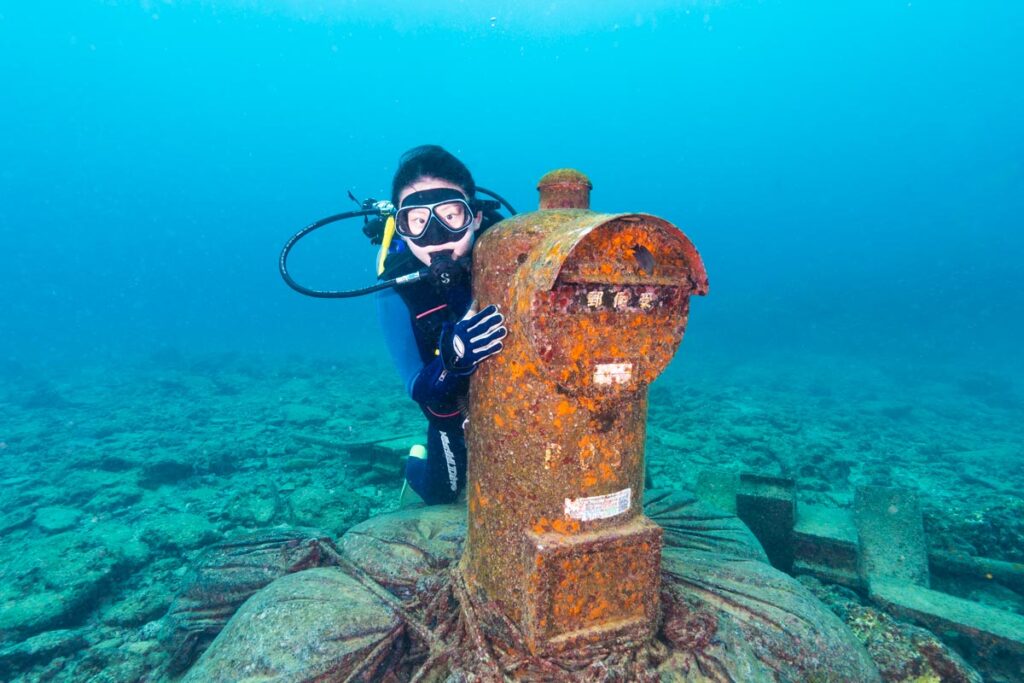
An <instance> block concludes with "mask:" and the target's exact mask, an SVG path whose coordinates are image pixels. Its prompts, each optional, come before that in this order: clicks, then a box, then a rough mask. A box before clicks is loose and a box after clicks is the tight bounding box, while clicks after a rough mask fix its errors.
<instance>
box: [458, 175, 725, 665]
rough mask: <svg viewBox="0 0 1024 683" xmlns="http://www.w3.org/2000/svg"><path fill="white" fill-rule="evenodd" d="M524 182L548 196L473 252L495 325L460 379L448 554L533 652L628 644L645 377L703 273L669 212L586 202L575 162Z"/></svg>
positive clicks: (652, 594)
mask: <svg viewBox="0 0 1024 683" xmlns="http://www.w3.org/2000/svg"><path fill="white" fill-rule="evenodd" d="M539 189H540V190H541V206H542V208H543V207H557V208H549V209H547V210H540V211H536V212H533V213H529V214H521V215H518V216H515V217H513V218H511V219H508V220H506V221H503V222H502V223H500V224H498V225H497V226H495V227H494V228H492V229H491V230H490V231H488V232H487V233H485V234H484V236H483V237H482V238H481V240H480V243H479V244H478V245H477V247H476V249H475V251H474V259H473V260H474V270H473V283H474V295H475V298H476V300H477V303H478V305H479V306H481V307H482V306H486V305H488V304H492V303H494V304H498V305H499V306H500V307H501V309H502V311H504V313H505V315H506V318H507V324H508V328H509V334H508V337H507V338H506V341H505V350H504V351H503V352H502V353H500V354H498V355H497V356H495V357H494V358H493V359H491V360H489V361H487V362H486V363H483V364H482V365H481V366H480V369H479V370H478V371H477V373H476V375H475V376H474V378H473V383H472V388H471V392H470V414H471V416H472V418H471V420H470V424H469V426H468V431H467V435H468V444H469V452H470V467H469V481H468V488H469V496H468V502H469V529H468V537H467V546H466V552H465V554H464V556H463V560H462V567H463V571H464V573H465V575H466V578H467V582H468V584H469V585H470V587H471V588H473V589H475V590H477V591H480V592H482V593H484V594H485V595H486V597H487V598H488V599H490V600H493V601H494V602H495V603H497V605H498V606H499V607H500V608H501V609H502V610H503V611H504V613H505V614H506V615H507V616H508V617H509V618H511V619H512V620H513V621H514V622H515V623H517V624H518V625H519V627H520V628H521V630H522V632H523V633H524V635H525V637H526V641H527V643H528V645H529V647H530V649H531V650H532V651H534V652H537V653H544V652H552V653H553V652H557V651H561V650H562V649H564V648H567V647H573V646H576V645H581V644H583V643H601V642H611V641H614V642H616V643H618V644H620V645H622V644H630V643H637V644H639V643H640V642H643V641H644V640H646V639H647V638H649V637H650V635H651V634H652V632H653V630H654V628H655V627H656V624H657V614H658V595H659V590H658V588H659V568H660V560H661V529H660V528H659V527H658V526H657V525H655V524H654V523H653V522H651V521H650V520H648V519H647V518H646V517H645V516H644V515H643V500H642V499H643V484H644V437H645V426H646V417H647V387H648V385H649V384H650V383H651V382H652V381H653V380H654V379H655V378H656V377H657V376H658V375H659V374H660V373H661V372H662V370H664V368H665V366H666V365H667V364H668V362H669V361H670V360H671V358H672V356H673V355H674V354H675V351H676V349H677V348H678V346H679V343H680V342H681V341H682V338H683V333H684V331H685V328H686V320H687V313H688V309H689V297H690V296H691V295H702V294H705V293H706V292H707V276H706V274H705V271H704V266H703V264H702V263H701V260H700V256H699V255H698V254H697V251H696V249H694V247H693V245H692V243H691V242H690V241H689V240H688V239H687V238H686V236H685V235H683V233H682V232H680V231H679V230H678V229H677V228H676V227H674V226H673V225H671V224H670V223H668V222H666V221H664V220H662V219H660V218H656V217H654V216H650V215H647V214H599V213H594V212H592V211H589V209H588V207H589V191H590V182H589V180H587V178H586V176H584V175H583V174H582V173H579V172H576V171H571V170H567V169H563V170H559V171H555V172H552V173H550V174H548V175H547V176H545V177H544V179H542V181H541V183H540V186H539Z"/></svg>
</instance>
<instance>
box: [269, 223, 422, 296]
mask: <svg viewBox="0 0 1024 683" xmlns="http://www.w3.org/2000/svg"><path fill="white" fill-rule="evenodd" d="M379 215H380V210H379V209H364V210H361V211H347V212H345V213H339V214H336V215H334V216H328V217H327V218H321V219H320V220H318V221H317V222H315V223H310V224H309V225H307V226H306V227H304V228H303V229H302V230H299V231H298V232H297V233H295V234H294V235H292V236H291V239H289V240H288V241H287V242H285V245H284V249H282V250H281V257H280V258H279V259H278V262H277V267H278V270H280V271H281V277H282V278H284V281H285V283H287V285H288V286H289V287H291V288H292V289H294V290H295V291H296V292H298V293H299V294H305V295H306V296H312V297H316V298H317V299H349V298H352V297H354V296H362V295H364V294H370V293H371V292H376V291H378V290H381V289H387V288H388V287H395V286H396V285H404V284H408V283H410V282H415V281H416V280H419V279H420V278H422V277H425V276H426V275H428V274H429V273H430V271H429V270H428V269H426V268H423V269H421V270H418V271H416V272H415V273H410V274H409V275H403V276H402V277H396V278H393V279H391V280H384V281H382V282H378V283H376V284H373V285H370V286H369V287H363V288H361V289H342V290H322V289H310V288H309V287H303V286H302V285H300V284H299V283H298V282H296V281H295V280H294V279H292V276H291V275H289V274H288V254H289V253H290V252H291V250H292V247H294V246H295V243H296V242H298V241H299V240H301V239H302V238H303V237H305V236H306V235H308V234H309V233H311V232H313V231H314V230H318V229H320V228H322V227H324V226H325V225H330V224H331V223H336V222H337V221H343V220H345V219H346V218H357V217H359V216H379Z"/></svg>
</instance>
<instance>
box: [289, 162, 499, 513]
mask: <svg viewBox="0 0 1024 683" xmlns="http://www.w3.org/2000/svg"><path fill="white" fill-rule="evenodd" d="M478 193H481V194H486V195H489V196H491V197H494V200H493V201H492V200H489V199H478V198H477V194H478ZM349 197H350V198H351V199H352V200H354V201H355V202H356V203H357V204H359V205H360V209H359V210H358V211H347V212H345V213H340V214H336V215H333V216H328V217H326V218H322V219H320V220H318V221H316V222H315V223H312V224H310V225H308V226H306V227H305V228H303V229H302V230H300V231H299V232H297V233H295V234H294V235H293V236H292V237H291V238H290V239H289V240H288V241H287V242H286V243H285V246H284V248H283V249H282V250H281V255H280V257H279V260H278V269H279V270H280V273H281V277H282V278H284V281H285V283H287V284H288V286H289V287H291V288H292V289H294V290H295V291H297V292H299V293H300V294H305V295H306V296H312V297H317V298H324V299H343V298H350V297H356V296H363V295H365V294H369V293H371V292H377V308H378V311H379V315H380V320H381V324H382V327H383V330H384V337H385V339H386V340H387V346H388V349H389V351H390V353H391V357H392V359H393V360H394V363H395V366H396V367H397V368H398V371H399V373H400V374H401V376H402V380H403V381H404V383H405V388H406V391H408V393H409V395H410V396H411V397H412V399H413V400H414V401H416V402H417V403H418V404H419V406H420V408H421V409H422V411H423V414H424V415H425V416H426V418H427V425H428V428H427V446H426V448H423V446H414V447H413V448H412V450H411V451H410V453H409V459H408V461H407V463H406V470H405V483H404V484H403V486H402V503H403V504H404V503H406V502H409V501H410V500H412V501H415V498H416V496H414V495H412V494H413V493H415V494H416V495H418V496H419V498H421V499H422V500H423V501H424V502H426V503H428V504H435V503H450V502H452V501H454V500H455V499H456V498H457V497H458V495H459V494H460V493H461V492H462V490H463V489H464V488H465V484H466V443H465V438H464V433H463V429H464V427H465V423H466V419H467V416H466V408H465V406H466V397H467V392H468V390H469V376H470V375H472V374H473V372H474V371H475V370H476V368H477V365H478V364H479V363H481V362H482V361H484V360H486V359H487V358H490V357H491V356H493V355H494V354H496V353H498V352H500V351H501V349H502V341H501V340H502V339H504V337H505V335H506V334H507V330H506V329H505V324H504V322H505V319H504V317H503V316H502V315H501V313H500V312H499V311H498V309H497V308H496V307H495V306H488V307H487V308H485V309H483V310H482V311H479V312H477V311H476V310H475V309H474V302H473V301H472V287H471V283H470V275H471V272H472V267H471V255H472V250H473V244H474V243H475V240H476V238H477V236H478V235H479V234H480V233H482V232H483V231H484V230H486V229H487V228H489V227H490V226H491V225H493V224H495V223H497V222H498V221H500V220H502V218H503V216H502V215H501V214H500V213H498V211H497V210H498V209H499V208H500V207H502V206H504V207H505V208H506V209H507V210H508V211H509V212H510V213H511V214H515V209H513V208H512V206H511V205H510V204H509V203H508V202H507V201H505V199H503V198H502V197H500V196H499V195H497V194H495V193H494V192H491V191H490V190H487V189H485V188H482V187H479V186H477V185H476V183H475V182H474V181H473V176H472V174H470V172H469V169H468V168H466V166H465V164H463V163H462V162H461V161H459V160H458V159H457V158H456V157H455V156H454V155H452V154H451V153H450V152H448V151H446V150H445V149H443V148H441V147H439V146H437V145H422V146H420V147H415V148H413V149H411V150H409V151H408V152H406V153H405V154H403V155H402V157H401V159H400V160H399V166H398V170H397V171H396V172H395V176H394V178H393V180H392V183H391V201H377V200H375V199H366V200H364V201H362V202H360V201H359V200H358V199H356V197H355V196H354V195H352V193H351V192H350V193H349ZM355 217H363V220H364V224H363V234H365V235H366V236H367V237H369V238H370V241H371V243H373V244H379V245H380V250H379V252H378V255H377V283H376V284H374V285H371V286H369V287H363V288H361V289H352V290H320V289H311V288H309V287H305V286H303V285H301V284H299V283H298V282H296V281H295V279H294V278H292V276H291V275H290V274H289V272H288V255H289V254H290V253H291V251H292V248H293V247H294V246H295V245H296V244H297V243H298V242H299V240H301V239H303V238H304V237H306V236H307V235H309V234H311V233H312V232H313V231H315V230H319V229H320V228H322V227H324V226H326V225H330V224H332V223H336V222H338V221H342V220H346V219H350V218H355ZM370 217H373V220H370ZM396 234H397V235H398V236H399V238H400V239H398V240H396V239H394V237H395V235H396Z"/></svg>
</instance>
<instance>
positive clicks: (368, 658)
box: [182, 567, 402, 683]
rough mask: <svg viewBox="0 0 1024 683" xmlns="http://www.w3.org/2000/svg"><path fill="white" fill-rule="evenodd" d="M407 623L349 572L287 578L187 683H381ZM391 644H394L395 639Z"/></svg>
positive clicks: (246, 608) (220, 641)
mask: <svg viewBox="0 0 1024 683" xmlns="http://www.w3.org/2000/svg"><path fill="white" fill-rule="evenodd" d="M401 630H402V621H401V620H400V619H399V617H398V615H397V613H396V612H395V611H394V610H392V609H391V608H390V607H389V606H388V605H387V604H386V603H385V602H383V601H382V600H380V599H379V598H377V597H376V596H375V595H374V594H373V593H371V592H370V591H368V590H367V589H366V587H365V586H363V585H362V584H361V583H360V582H359V581H357V580H356V579H354V578H352V577H351V576H349V575H348V574H346V573H345V572H343V571H341V570H339V569H334V568H330V567H325V568H318V569H308V570H306V571H302V572H298V573H295V574H289V575H287V576H284V577H282V578H280V579H278V580H277V581H274V582H273V583H272V584H270V585H269V586H267V587H266V588H265V589H263V590H262V591H260V592H259V593H257V594H256V595H254V596H253V597H252V598H250V599H249V600H247V601H246V602H245V604H243V605H242V607H241V608H239V610H238V612H237V613H236V614H235V616H234V617H232V619H231V621H229V622H228V625H227V626H226V627H224V630H223V631H222V632H221V633H220V635H218V636H217V639H216V640H215V641H214V642H213V644H212V646H211V647H210V649H209V650H207V651H206V652H205V653H204V654H203V656H202V657H200V658H199V661H198V662H196V664H195V666H193V667H192V668H191V669H190V670H189V672H188V674H187V675H186V676H185V677H184V678H183V679H182V681H183V683H206V682H208V681H239V682H244V681H253V682H255V681H270V680H275V681H314V680H332V681H333V680H338V681H342V680H349V677H350V676H352V677H353V678H355V679H357V680H368V681H369V680H380V677H381V676H382V675H383V674H384V669H386V667H388V666H389V663H390V662H392V661H394V660H395V659H397V657H396V656H395V653H393V652H391V651H390V649H388V648H385V649H382V648H379V647H378V646H379V645H381V644H382V643H388V644H389V646H391V647H400V646H401V641H400V640H398V639H397V638H395V637H394V636H395V635H396V634H398V633H399V632H401ZM389 636H391V638H389Z"/></svg>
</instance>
